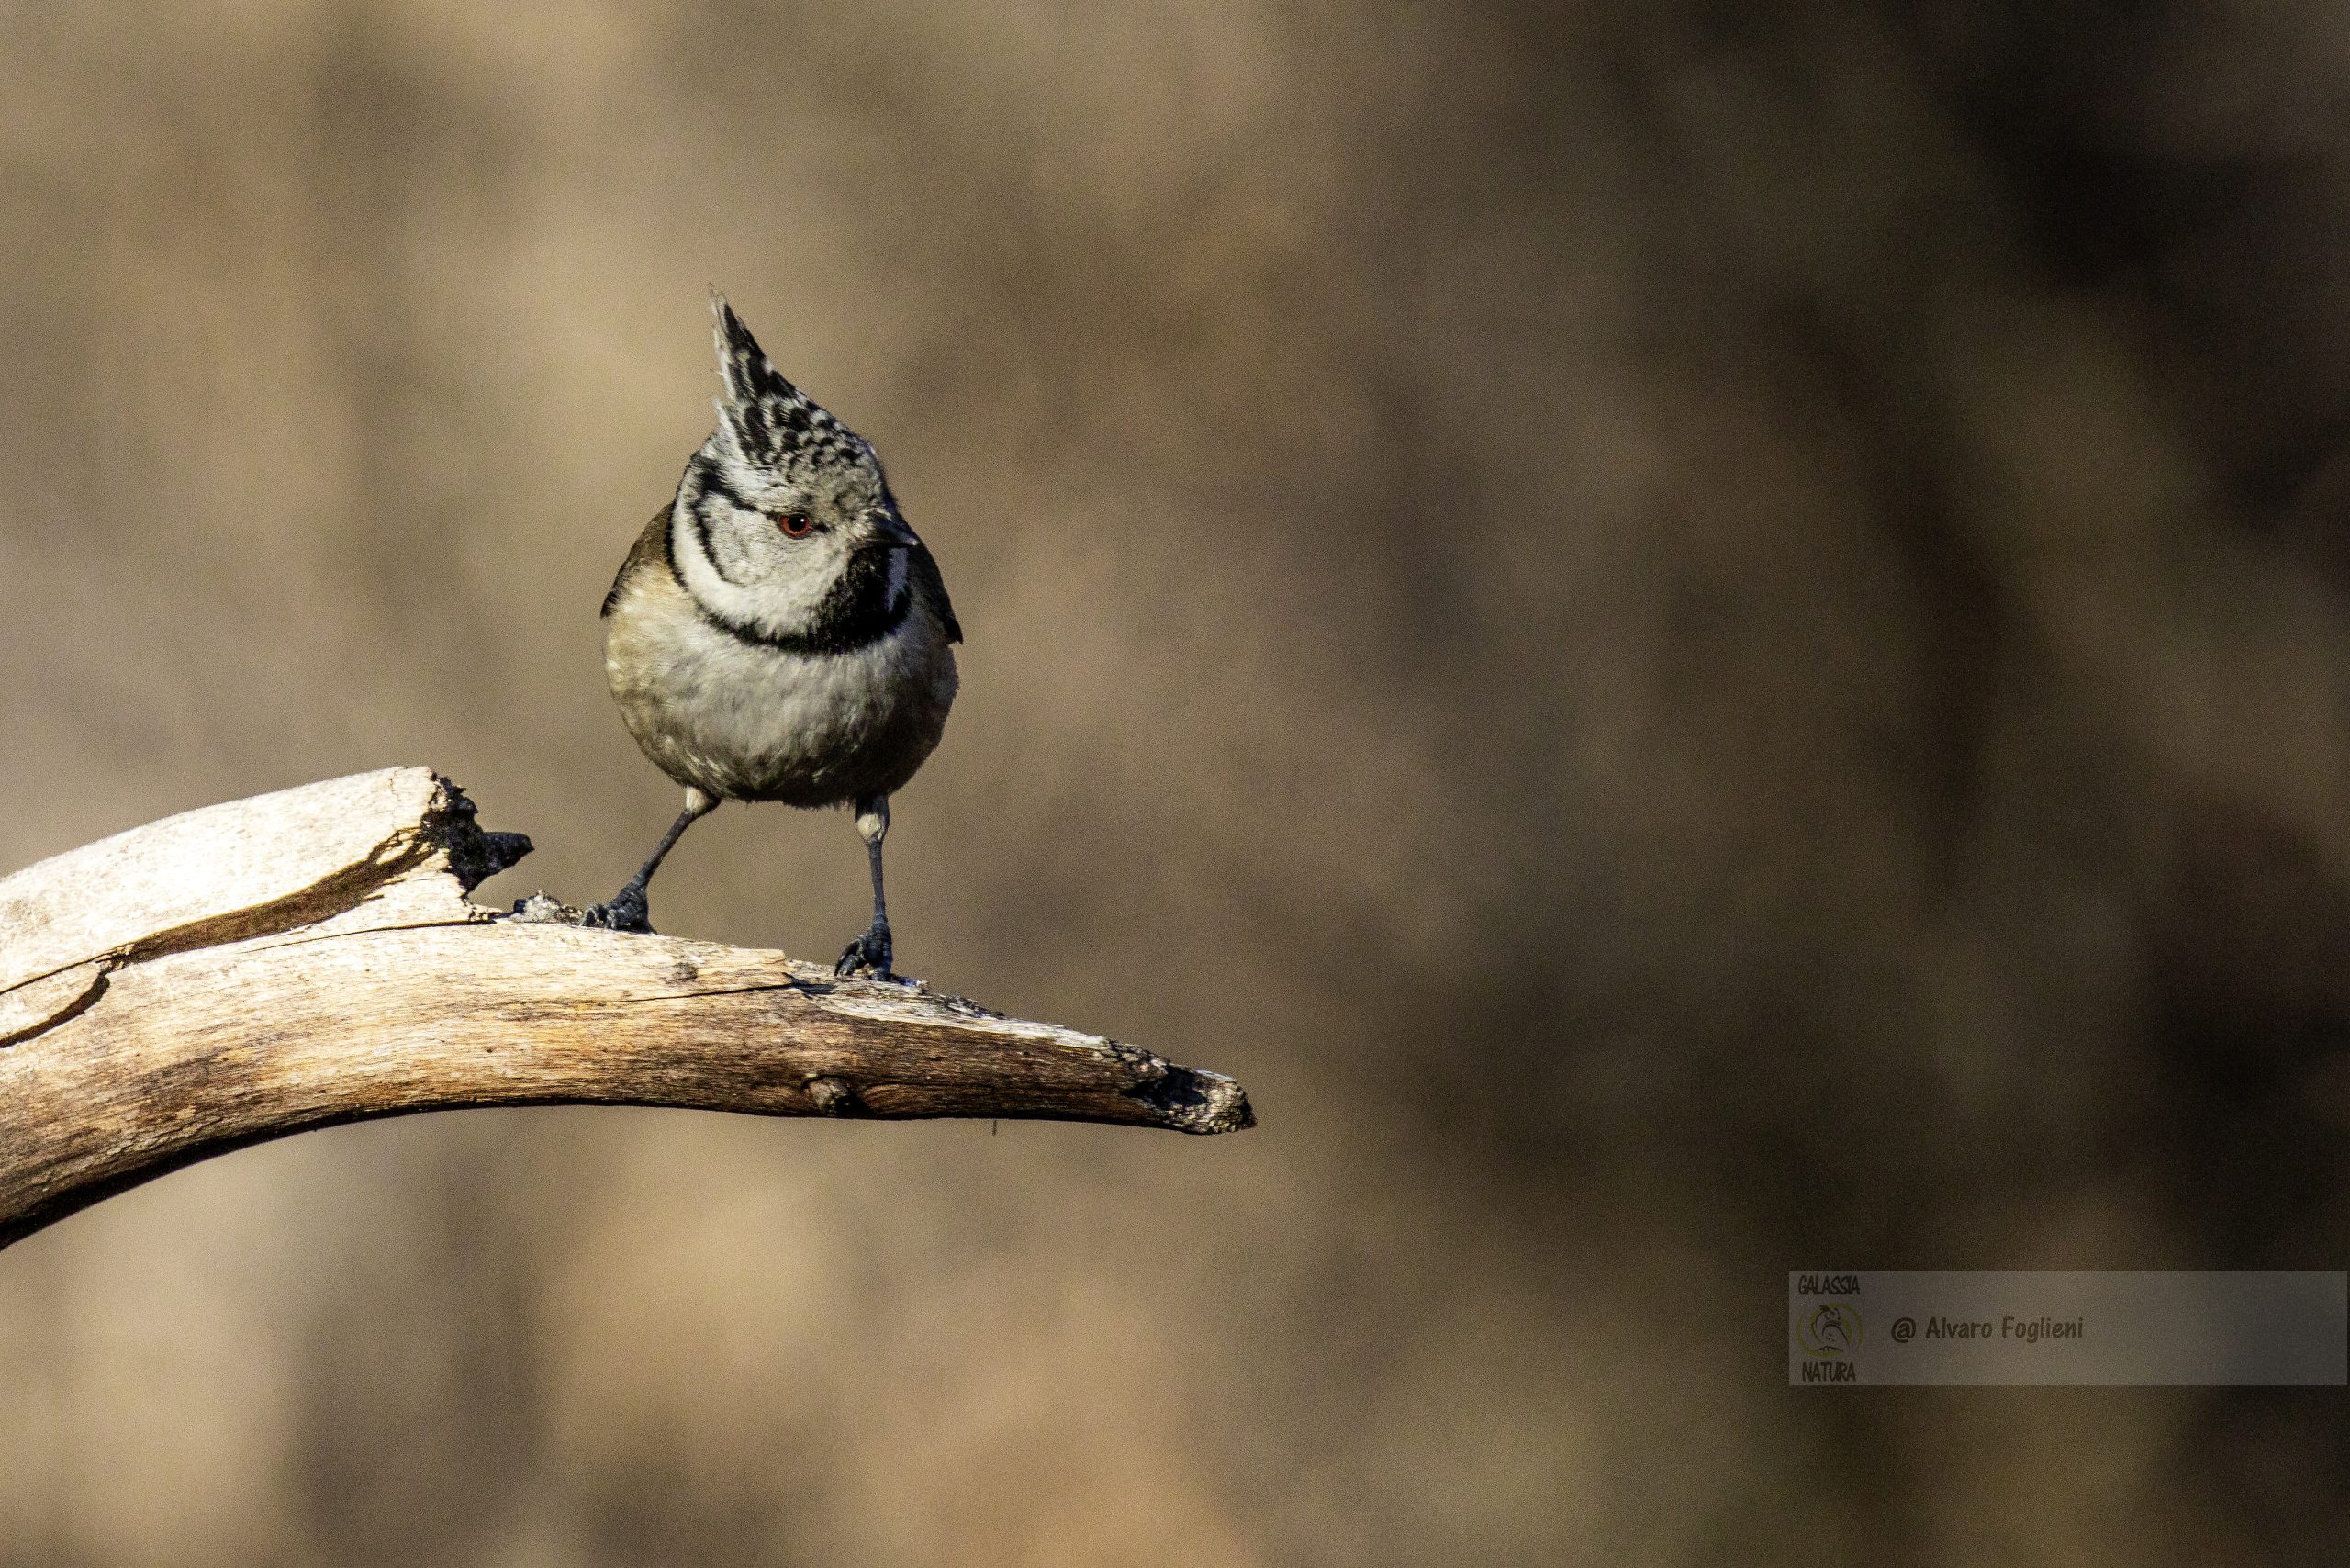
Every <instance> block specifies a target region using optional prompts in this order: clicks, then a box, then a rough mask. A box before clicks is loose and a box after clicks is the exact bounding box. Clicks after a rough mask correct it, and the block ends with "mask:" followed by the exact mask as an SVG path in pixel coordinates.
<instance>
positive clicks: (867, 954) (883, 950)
mask: <svg viewBox="0 0 2350 1568" xmlns="http://www.w3.org/2000/svg"><path fill="white" fill-rule="evenodd" d="M860 969H861V970H863V971H864V972H865V973H867V974H868V975H871V976H872V977H873V978H874V979H875V980H894V979H896V978H897V977H896V976H894V975H892V974H891V973H890V927H889V925H888V924H885V923H884V922H881V921H878V920H877V921H875V922H874V923H873V924H871V925H870V926H867V928H866V932H865V935H862V936H859V937H857V938H856V940H855V941H853V942H851V943H850V944H849V945H848V946H846V947H844V948H842V949H841V961H840V962H839V963H837V964H834V966H833V973H834V974H835V975H841V976H846V975H853V974H856V972H857V971H859V970H860Z"/></svg>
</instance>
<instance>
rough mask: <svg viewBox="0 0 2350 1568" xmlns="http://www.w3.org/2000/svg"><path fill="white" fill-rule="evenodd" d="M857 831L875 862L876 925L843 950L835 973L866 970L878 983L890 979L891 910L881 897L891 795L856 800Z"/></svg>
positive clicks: (834, 968)
mask: <svg viewBox="0 0 2350 1568" xmlns="http://www.w3.org/2000/svg"><path fill="white" fill-rule="evenodd" d="M856 832H857V836H859V837H860V838H862V839H864V840H865V854H866V858H867V859H868V860H870V861H872V862H873V924H871V925H869V926H867V927H866V929H865V935H862V936H859V937H858V938H857V939H856V940H855V941H854V942H851V943H850V944H849V945H848V946H847V947H845V949H843V950H842V953H841V961H840V962H839V963H837V964H835V965H834V966H833V972H834V974H838V975H853V974H855V973H856V972H857V971H858V970H859V969H863V970H864V971H865V972H866V973H867V974H869V975H871V976H872V977H873V978H874V979H875V980H889V979H890V978H891V976H890V907H889V905H888V904H887V903H886V902H884V901H883V899H882V897H881V841H882V840H883V839H884V838H886V837H888V836H889V834H890V797H889V796H887V795H867V797H865V799H863V800H861V801H857V803H856Z"/></svg>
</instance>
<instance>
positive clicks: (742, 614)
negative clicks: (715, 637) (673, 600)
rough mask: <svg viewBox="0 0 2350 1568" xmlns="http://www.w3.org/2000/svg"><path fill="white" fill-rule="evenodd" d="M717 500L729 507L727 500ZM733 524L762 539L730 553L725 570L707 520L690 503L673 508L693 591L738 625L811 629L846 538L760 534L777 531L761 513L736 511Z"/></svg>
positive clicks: (683, 568) (772, 632) (683, 573)
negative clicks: (714, 556) (715, 555)
mask: <svg viewBox="0 0 2350 1568" xmlns="http://www.w3.org/2000/svg"><path fill="white" fill-rule="evenodd" d="M713 499H715V498H713ZM704 504H705V505H709V504H711V503H710V502H708V501H706V502H705V503H704ZM717 505H718V506H719V507H721V508H722V507H723V506H724V502H723V501H718V502H717ZM727 522H728V523H731V524H733V526H734V527H735V528H737V529H740V530H744V531H745V533H746V534H748V535H750V536H752V537H753V538H755V543H752V544H751V546H750V547H749V548H747V549H741V550H737V551H734V552H730V553H729V556H728V570H727V571H724V572H722V571H720V570H719V568H718V564H717V563H716V562H715V561H713V560H711V554H710V551H709V550H708V549H705V548H704V547H703V544H702V530H701V527H700V520H699V519H698V518H696V517H695V516H694V514H693V511H692V510H691V509H690V508H689V507H688V506H686V505H685V504H683V503H682V502H681V503H680V504H678V505H677V507H675V508H674V509H672V510H671V512H670V516H669V546H670V553H671V554H672V555H674V556H675V557H676V560H677V577H678V578H679V580H680V581H681V582H683V583H684V585H685V588H686V591H687V592H688V593H689V594H691V595H693V597H694V598H695V599H698V600H699V601H700V603H701V604H702V606H703V608H705V609H707V610H710V611H711V613H712V614H714V615H716V616H717V617H718V618H719V619H720V620H722V621H724V622H729V623H730V624H733V625H735V626H740V627H744V628H747V629H750V630H754V631H757V632H760V633H765V634H767V635H768V636H771V637H788V636H791V635H792V634H794V633H799V632H801V631H804V630H805V629H806V628H807V625H808V622H809V621H810V619H811V617H813V616H814V614H815V612H816V607H817V606H818V605H819V604H821V603H822V602H823V599H824V595H825V592H826V591H827V590H828V589H830V588H831V587H832V586H833V582H834V579H835V578H837V577H839V576H840V574H841V568H842V566H844V565H845V560H844V555H843V551H842V548H841V544H840V541H839V539H838V538H837V537H836V536H834V535H833V534H821V535H819V536H817V537H815V538H813V539H807V540H786V539H785V538H784V537H783V536H782V535H781V534H779V533H778V534H776V535H775V537H774V538H773V539H772V540H767V539H765V538H758V537H756V535H757V531H759V530H768V531H770V532H771V531H772V529H773V524H771V523H769V522H768V521H767V520H766V519H765V518H763V517H760V516H759V515H758V514H756V513H753V512H740V511H737V512H734V513H733V516H732V517H731V518H728V519H727ZM710 526H711V532H712V534H713V536H715V534H716V533H717V532H718V530H719V529H720V528H721V527H722V526H725V524H722V523H720V522H717V521H712V522H711V525H710ZM738 537H740V536H739V535H738ZM713 543H714V538H713ZM729 577H732V578H733V581H729V580H728V579H729Z"/></svg>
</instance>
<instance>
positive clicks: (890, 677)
mask: <svg viewBox="0 0 2350 1568" xmlns="http://www.w3.org/2000/svg"><path fill="white" fill-rule="evenodd" d="M605 673H606V675H607V677H608V678H610V682H611V687H612V695H613V697H614V698H615V699H617V700H618V701H619V703H620V708H621V717H622V718H623V719H624V720H625V721H626V722H627V724H628V727H629V729H630V731H631V733H632V734H634V735H635V736H636V739H637V742H638V744H639V745H642V746H643V748H644V751H645V755H647V756H650V757H651V758H652V759H653V760H654V761H655V763H656V764H658V765H659V766H660V767H662V769H663V770H664V771H666V772H667V773H668V774H669V776H670V777H671V778H676V779H677V780H678V781H679V782H680V783H685V784H690V785H694V786H696V787H698V788H700V789H703V790H709V791H711V793H713V794H716V795H720V796H722V797H726V798H729V799H733V800H781V801H790V802H791V803H793V804H795V805H829V804H833V803H835V802H839V801H848V800H852V799H854V798H856V797H858V796H860V795H866V794H876V793H879V794H886V793H888V792H889V791H890V790H895V789H897V788H898V787H899V786H900V785H901V784H903V783H904V781H905V779H906V778H909V777H911V776H912V773H913V771H914V769H915V768H916V767H920V766H921V764H922V762H923V758H925V757H927V756H929V755H930V752H931V750H932V748H933V747H934V746H935V745H937V744H938V736H939V734H940V732H941V731H942V730H943V729H944V728H945V725H946V710H947V708H948V706H949V705H950V704H951V703H952V702H953V701H954V697H955V687H956V675H955V660H954V655H953V653H952V651H951V650H950V649H949V648H948V646H947V644H946V638H945V636H944V634H943V633H941V631H940V629H939V628H938V626H937V624H936V623H935V622H934V621H932V620H931V618H930V617H929V616H928V615H927V614H925V613H923V611H922V610H921V608H920V607H919V606H915V607H912V608H911V609H910V610H909V612H908V613H907V615H906V617H905V619H904V620H903V621H902V622H901V623H900V624H899V627H898V629H897V630H896V631H894V632H892V633H890V635H888V636H886V637H883V638H881V639H880V640H878V641H877V642H875V643H873V644H870V645H869V646H867V647H864V648H860V649H856V650H855V651H853V652H850V653H845V654H822V655H803V654H794V653H789V652H786V651H784V650H781V649H778V648H771V647H767V646H763V645H759V644H753V643H748V642H745V641H744V640H743V639H741V638H739V637H736V636H734V635H733V634H731V633H728V632H726V631H725V630H724V629H723V628H721V627H719V626H715V625H712V624H711V622H709V621H708V620H706V619H705V618H704V617H703V616H702V615H701V614H700V613H699V611H698V610H697V609H696V607H695V605H694V603H693V601H692V599H689V598H688V596H687V595H686V594H685V593H683V592H682V591H680V590H679V589H678V588H677V586H676V584H675V582H674V581H673V580H666V578H665V580H663V581H662V582H660V583H659V584H657V585H655V586H651V587H648V588H646V589H645V590H644V591H641V592H636V593H632V594H628V595H625V596H623V598H622V599H621V601H620V602H619V603H617V604H615V605H614V606H613V610H612V614H611V615H610V617H609V618H608V620H607V622H606V633H605Z"/></svg>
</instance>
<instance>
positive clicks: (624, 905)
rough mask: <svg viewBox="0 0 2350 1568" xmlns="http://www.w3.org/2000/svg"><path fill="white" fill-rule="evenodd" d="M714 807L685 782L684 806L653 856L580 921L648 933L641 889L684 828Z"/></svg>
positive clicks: (715, 805) (649, 927) (648, 913)
mask: <svg viewBox="0 0 2350 1568" xmlns="http://www.w3.org/2000/svg"><path fill="white" fill-rule="evenodd" d="M716 810H718V801H717V798H716V797H714V796H711V795H705V794H703V793H702V792H701V791H700V790H696V789H694V788H692V787H691V786H690V785H688V787H687V790H686V809H685V810H684V811H682V812H678V813H677V821H676V822H673V823H670V824H669V831H668V832H667V833H665V834H662V835H661V842H660V843H659V844H657V845H655V846H654V850H653V858H651V859H650V860H647V861H646V862H645V863H644V864H643V867H642V868H639V870H638V871H637V873H636V875H635V876H633V877H631V878H630V879H628V886H626V887H624V888H622V889H621V890H620V891H619V892H616V893H614V894H613V895H612V897H611V902H609V903H599V904H597V905H595V906H594V907H593V908H591V909H589V910H588V913H587V915H586V916H585V918H583V919H582V920H581V921H580V924H582V925H600V926H602V927H603V928H604V929H606V930H608V931H644V932H650V931H651V930H652V929H653V909H652V906H651V904H650V903H649V902H647V901H646V897H645V890H647V889H648V888H650V887H651V886H652V885H653V873H654V872H655V871H658V870H659V869H660V868H661V861H662V858H663V857H665V856H666V855H667V854H668V853H669V851H670V850H671V849H673V848H675V847H676V846H677V840H679V839H680V838H683V837H684V836H685V834H686V829H688V828H689V827H691V826H693V825H694V823H698V822H699V821H701V819H702V818H704V817H706V816H708V815H710V813H711V812H714V811H716Z"/></svg>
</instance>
